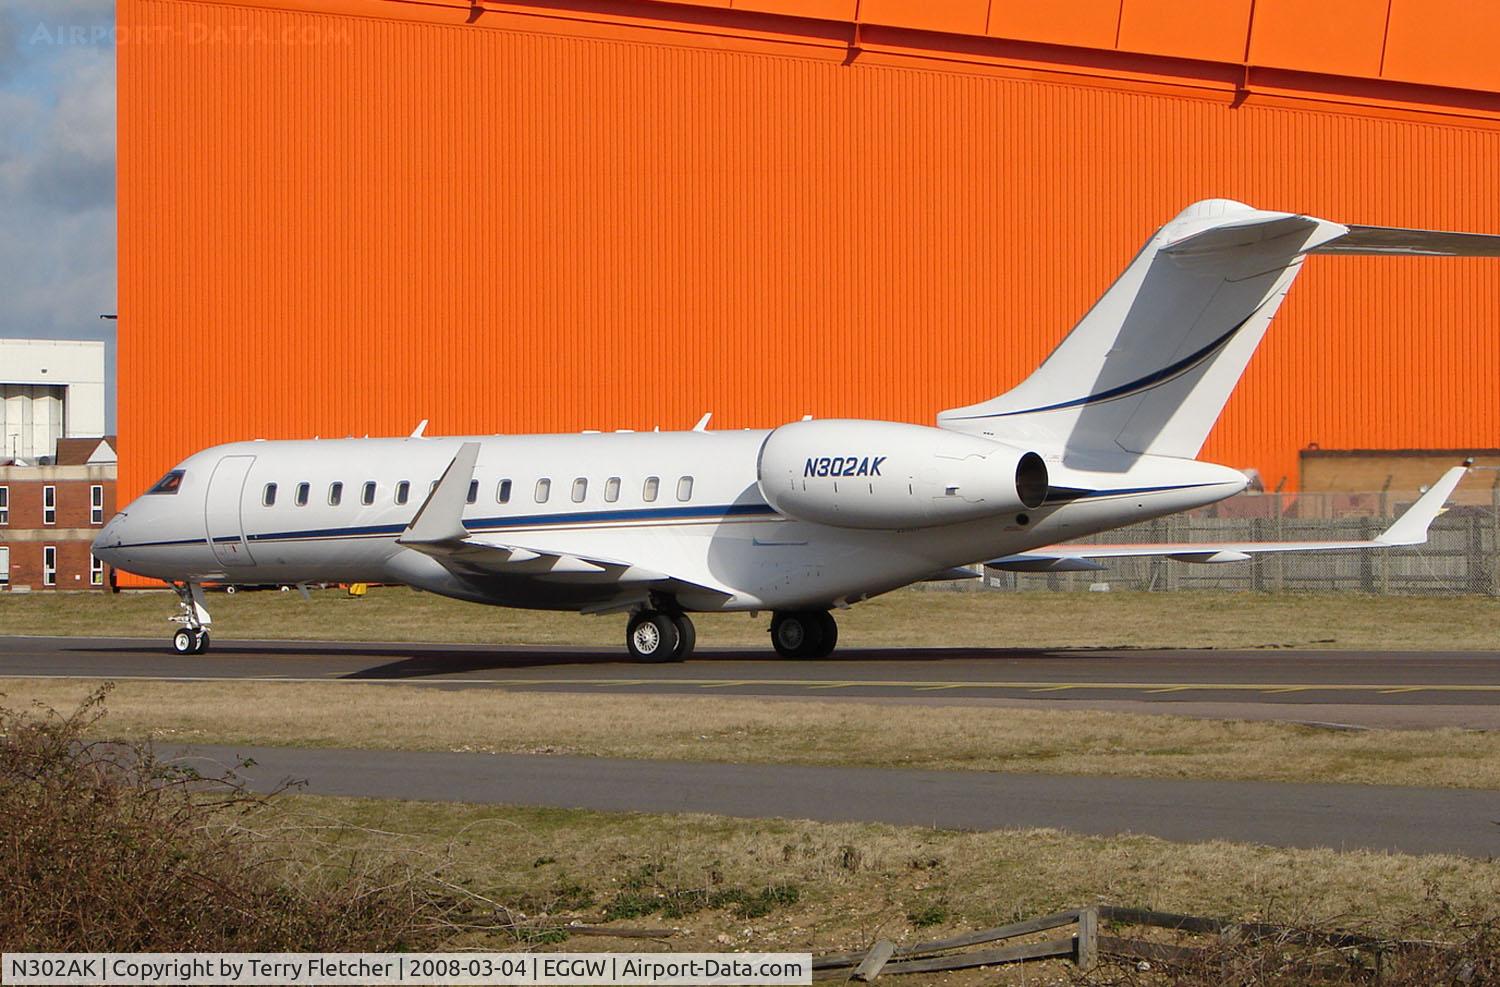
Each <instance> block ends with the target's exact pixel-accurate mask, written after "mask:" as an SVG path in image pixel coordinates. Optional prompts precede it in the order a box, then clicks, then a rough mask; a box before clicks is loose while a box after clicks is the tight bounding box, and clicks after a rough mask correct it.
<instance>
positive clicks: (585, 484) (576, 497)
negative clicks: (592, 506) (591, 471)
mask: <svg viewBox="0 0 1500 987" xmlns="http://www.w3.org/2000/svg"><path fill="white" fill-rule="evenodd" d="M588 495H589V481H588V480H585V479H584V478H583V477H581V476H580V477H579V478H578V479H576V480H574V481H573V503H575V504H581V503H583V498H585V497H587V496H588Z"/></svg>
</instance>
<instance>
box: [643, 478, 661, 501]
mask: <svg viewBox="0 0 1500 987" xmlns="http://www.w3.org/2000/svg"><path fill="white" fill-rule="evenodd" d="M660 489H661V479H660V478H659V477H655V476H648V477H646V483H645V485H644V486H643V487H641V499H642V500H644V501H645V502H646V503H648V504H649V503H651V502H653V501H655V500H656V492H657V491H658V490H660Z"/></svg>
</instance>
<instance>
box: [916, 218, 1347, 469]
mask: <svg viewBox="0 0 1500 987" xmlns="http://www.w3.org/2000/svg"><path fill="white" fill-rule="evenodd" d="M1348 232H1349V230H1348V227H1345V226H1340V225H1339V224H1337V223H1330V222H1328V221H1326V220H1321V219H1314V218H1312V217H1308V216H1299V215H1295V214H1292V213H1281V212H1265V211H1262V210H1259V209H1254V208H1252V207H1250V206H1247V205H1245V204H1244V203H1241V202H1234V201H1231V200H1228V199H1209V200H1206V201H1203V202H1198V203H1194V204H1193V205H1191V206H1189V207H1188V208H1187V209H1184V210H1183V211H1182V212H1181V213H1180V214H1179V215H1178V216H1177V217H1176V218H1175V219H1173V220H1172V221H1171V222H1170V223H1168V224H1167V225H1166V226H1163V227H1162V228H1161V229H1160V230H1158V231H1157V233H1156V235H1155V236H1153V237H1152V238H1151V240H1150V241H1149V242H1147V243H1146V245H1145V247H1143V248H1142V249H1141V252H1140V253H1139V254H1137V255H1136V257H1135V259H1134V260H1133V261H1132V262H1131V263H1130V266H1129V267H1127V268H1126V269H1125V273H1123V274H1122V275H1120V277H1119V279H1118V280H1117V281H1115V283H1114V284H1113V285H1112V286H1111V287H1110V289H1109V291H1107V292H1106V293H1105V294H1104V297H1102V298H1101V299H1099V301H1098V302H1097V303H1095V305H1094V307H1093V308H1092V309H1090V310H1089V312H1088V314H1087V315H1085V316H1084V317H1083V319H1082V320H1081V321H1080V322H1079V323H1078V325H1077V326H1075V327H1074V328H1073V331H1072V332H1070V333H1069V334H1068V335H1067V337H1066V338H1065V339H1064V340H1063V341H1062V343H1061V344H1060V345H1059V346H1058V347H1057V349H1056V350H1054V351H1053V352H1052V355H1051V356H1049V357H1048V358H1047V359H1046V361H1045V362H1044V363H1043V364H1042V365H1041V366H1040V367H1039V368H1038V369H1037V370H1036V372H1035V373H1033V374H1032V375H1031V376H1030V377H1028V378H1026V379H1025V380H1024V381H1022V382H1021V383H1020V384H1019V385H1017V386H1016V387H1015V388H1013V389H1011V390H1010V391H1007V392H1006V393H1005V394H1002V395H1000V396H999V397H997V398H994V399H992V400H989V401H985V402H982V403H980V404H975V405H970V406H968V407H965V408H954V409H951V410H949V411H945V412H943V413H942V414H941V415H939V416H938V424H939V425H942V426H943V427H946V428H951V429H956V430H960V431H972V432H993V433H995V434H997V435H998V434H1002V433H1004V434H1008V435H1022V436H1026V437H1027V438H1028V439H1030V440H1031V441H1035V442H1040V443H1046V444H1048V445H1051V446H1053V447H1054V448H1058V449H1060V450H1063V451H1065V452H1067V453H1074V452H1081V453H1086V452H1090V451H1093V452H1114V453H1119V452H1125V453H1138V454H1150V455H1158V456H1177V457H1183V458H1191V457H1193V456H1196V455H1197V454H1198V450H1199V449H1201V448H1202V446H1203V442H1204V439H1206V438H1207V436H1208V432H1209V429H1211V428H1212V427H1213V424H1214V422H1215V421H1216V420H1217V419H1218V417H1219V413H1220V412H1221V411H1222V410H1223V408H1224V403H1225V402H1226V401H1227V400H1228V399H1229V395H1230V392H1231V391H1233V390H1234V386H1235V384H1236V383H1238V381H1239V379H1240V376H1241V375H1242V374H1243V373H1244V371H1245V366H1246V365H1247V364H1248V363H1249V361H1250V357H1251V355H1252V354H1254V352H1255V348H1256V346H1258V345H1259V344H1260V341H1261V338H1262V337H1263V336H1264V335H1265V332H1266V327H1267V326H1268V325H1269V324H1270V321H1271V317H1272V316H1274V315H1275V314H1276V309H1277V308H1278V307H1279V306H1280V305H1281V300H1282V299H1283V298H1284V297H1285V296H1286V292H1287V289H1288V288H1290V287H1291V284H1292V281H1293V280H1295V279H1296V277H1297V274H1298V272H1299V271H1300V269H1301V266H1302V261H1303V258H1304V257H1305V255H1306V254H1307V252H1308V251H1310V250H1314V249H1316V248H1317V247H1319V246H1320V245H1322V244H1324V243H1328V242H1330V241H1333V240H1337V239H1338V238H1340V237H1342V236H1344V235H1345V234H1347V233H1348Z"/></svg>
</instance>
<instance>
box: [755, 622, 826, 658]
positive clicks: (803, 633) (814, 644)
mask: <svg viewBox="0 0 1500 987" xmlns="http://www.w3.org/2000/svg"><path fill="white" fill-rule="evenodd" d="M838 643H839V625H838V622H837V621H836V620H834V619H833V614H831V613H829V612H827V611H826V610H797V611H790V612H782V613H777V614H775V615H773V616H772V617H771V644H772V646H773V647H775V648H776V653H777V654H778V655H780V656H781V657H783V658H827V657H828V656H829V655H831V654H833V649H834V647H836V646H837V645H838Z"/></svg>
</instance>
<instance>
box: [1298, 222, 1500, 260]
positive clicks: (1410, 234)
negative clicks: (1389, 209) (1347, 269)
mask: <svg viewBox="0 0 1500 987" xmlns="http://www.w3.org/2000/svg"><path fill="white" fill-rule="evenodd" d="M1312 253H1315V254H1412V255H1417V256H1427V257H1500V236H1491V235H1489V234H1485V233H1447V232H1443V231H1441V230H1406V229H1401V228H1400V227H1397V226H1350V227H1349V232H1348V233H1345V234H1344V235H1343V236H1341V237H1338V238H1337V239H1334V240H1330V241H1329V242H1327V243H1325V244H1322V245H1321V246H1318V247H1314V248H1313V249H1312Z"/></svg>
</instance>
